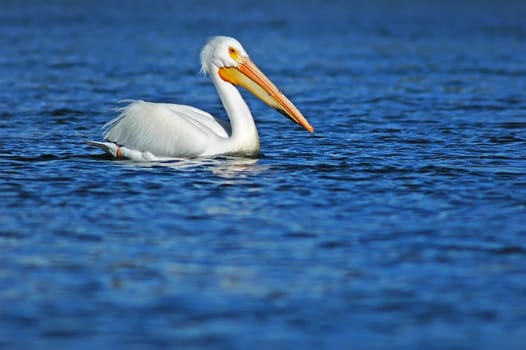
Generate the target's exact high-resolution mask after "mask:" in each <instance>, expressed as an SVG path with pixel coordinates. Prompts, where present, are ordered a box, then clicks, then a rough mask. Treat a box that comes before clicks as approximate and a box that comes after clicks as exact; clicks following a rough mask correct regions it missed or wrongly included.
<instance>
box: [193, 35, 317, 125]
mask: <svg viewBox="0 0 526 350" xmlns="http://www.w3.org/2000/svg"><path fill="white" fill-rule="evenodd" d="M201 65H202V66H201V71H202V72H204V73H208V74H210V75H213V74H217V75H218V76H219V77H220V78H221V79H222V80H224V81H226V82H228V83H231V84H234V85H240V86H243V87H244V88H245V89H247V90H248V91H250V92H252V93H253V94H254V95H256V97H258V98H259V99H261V100H262V101H263V102H265V103H266V104H267V105H269V106H270V107H272V108H274V109H276V110H277V111H279V112H280V113H281V114H283V115H285V116H286V117H287V118H289V119H290V120H292V121H293V122H295V123H297V124H299V125H301V126H303V127H304V128H305V129H307V130H308V131H310V132H313V131H314V128H313V127H312V126H311V125H310V124H309V122H308V121H307V119H305V117H304V116H303V115H302V114H301V112H300V111H299V110H298V109H297V108H296V106H294V105H293V104H292V102H290V100H289V99H288V98H287V97H286V96H285V95H283V93H281V91H279V90H278V88H277V87H276V86H275V85H274V84H273V83H272V82H271V81H270V80H269V79H268V78H267V77H266V76H265V74H263V73H262V72H261V71H260V70H259V68H258V67H257V66H256V65H255V64H254V63H253V62H252V60H251V59H250V58H249V56H248V54H247V52H246V51H245V49H244V48H243V46H242V45H241V44H240V43H239V41H237V40H236V39H234V38H230V37H226V36H216V37H213V38H212V39H210V41H209V42H208V43H207V44H206V45H205V47H204V48H203V50H202V51H201Z"/></svg>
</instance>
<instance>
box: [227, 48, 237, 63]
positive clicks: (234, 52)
mask: <svg viewBox="0 0 526 350" xmlns="http://www.w3.org/2000/svg"><path fill="white" fill-rule="evenodd" d="M228 54H229V55H230V57H232V58H233V59H234V60H235V61H236V62H239V51H238V50H237V49H236V48H235V47H232V46H230V47H229V48H228Z"/></svg>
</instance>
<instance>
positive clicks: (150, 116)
mask: <svg viewBox="0 0 526 350" xmlns="http://www.w3.org/2000/svg"><path fill="white" fill-rule="evenodd" d="M228 132H229V131H228V130H227V129H226V128H225V126H223V125H221V124H220V123H219V122H218V121H217V120H216V119H215V118H214V117H212V116H211V115H210V114H208V113H206V112H204V111H201V110H199V109H197V108H194V107H190V106H185V105H176V104H169V103H151V102H144V101H134V102H132V103H130V104H129V105H128V106H126V107H124V108H123V109H122V110H121V113H120V115H119V116H118V117H117V118H115V119H113V120H111V121H109V122H108V123H106V125H104V140H105V141H109V142H114V143H116V144H118V145H119V146H124V147H126V148H127V149H131V150H136V151H140V152H150V153H152V154H154V155H156V156H160V157H181V156H183V157H184V156H198V155H201V154H202V153H203V152H205V150H206V149H207V147H208V145H209V144H210V142H214V141H216V140H217V139H220V138H226V137H228Z"/></svg>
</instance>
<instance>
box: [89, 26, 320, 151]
mask: <svg viewBox="0 0 526 350" xmlns="http://www.w3.org/2000/svg"><path fill="white" fill-rule="evenodd" d="M201 65H202V66H201V71H202V72H203V73H205V74H206V73H208V74H209V75H210V77H211V78H212V81H213V82H214V85H215V87H216V89H217V93H218V94H219V97H220V98H221V101H222V102H223V106H224V107H225V109H226V112H227V114H228V117H229V119H230V125H228V124H226V123H224V122H222V121H220V120H217V119H216V118H214V117H213V116H212V115H210V114H209V113H207V112H204V111H202V110H200V109H197V108H194V107H190V106H185V105H177V104H169V103H152V102H144V101H133V102H131V103H130V104H129V105H127V106H126V107H124V108H122V109H121V113H120V114H119V115H118V116H117V117H116V118H115V119H113V120H111V121H110V122H108V123H106V125H104V127H103V129H104V142H96V141H88V143H89V144H90V145H93V146H97V147H100V148H102V149H103V150H105V151H106V152H108V153H109V154H111V155H112V156H114V157H116V158H128V159H133V160H158V159H168V158H179V157H184V158H187V157H197V156H213V155H219V154H236V155H237V154H240V155H253V154H257V153H258V152H259V136H258V131H257V129H256V125H255V123H254V119H253V118H252V114H251V113H250V109H249V108H248V106H247V104H246V103H245V101H244V100H243V98H242V97H241V94H240V93H239V91H238V90H237V88H236V85H240V86H243V87H244V88H246V89H247V90H249V91H250V92H252V93H253V94H254V95H256V96H257V97H258V98H260V99H261V100H262V101H263V102H265V103H266V104H268V105H269V106H270V107H272V108H275V109H276V110H278V111H279V112H281V113H282V114H284V115H285V116H286V117H288V118H289V119H291V120H292V121H294V122H295V123H297V124H299V125H301V126H303V127H304V128H305V129H307V130H308V131H310V132H313V131H314V128H313V127H312V126H311V125H310V124H309V122H308V121H307V120H306V119H305V117H303V115H302V114H301V112H300V111H299V110H298V109H297V108H296V107H295V106H294V105H293V104H292V102H290V101H289V99H288V98H287V97H285V95H283V94H282V93H281V92H280V91H279V90H278V88H277V87H276V86H275V85H274V84H273V83H272V82H271V81H270V80H269V79H268V78H267V77H266V76H265V75H264V74H263V73H262V72H261V71H260V70H259V69H258V68H257V66H256V65H255V64H254V63H253V62H252V61H251V60H250V58H249V56H248V54H247V53H246V51H245V49H243V46H241V44H240V43H239V42H238V41H237V40H236V39H234V38H230V37H225V36H217V37H213V38H212V39H210V41H209V42H208V43H207V44H206V45H205V47H204V48H203V50H202V51H201Z"/></svg>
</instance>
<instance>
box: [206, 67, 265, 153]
mask: <svg viewBox="0 0 526 350" xmlns="http://www.w3.org/2000/svg"><path fill="white" fill-rule="evenodd" d="M210 76H211V77H212V81H213V82H214V85H215V87H216V89H217V93H218V95H219V97H220V98H221V102H222V103H223V106H224V107H225V110H226V113H227V115H228V118H229V119H230V126H231V128H232V132H231V135H230V138H229V143H231V144H232V147H233V148H235V149H233V151H235V152H248V153H254V152H258V151H259V135H258V131H257V129H256V124H255V123H254V118H253V117H252V113H251V112H250V109H249V108H248V106H247V104H246V102H245V100H243V97H242V96H241V93H240V92H239V90H238V89H237V88H236V87H235V86H234V85H233V84H230V83H227V82H226V81H224V80H223V79H221V78H220V77H219V74H218V73H216V74H210Z"/></svg>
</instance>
